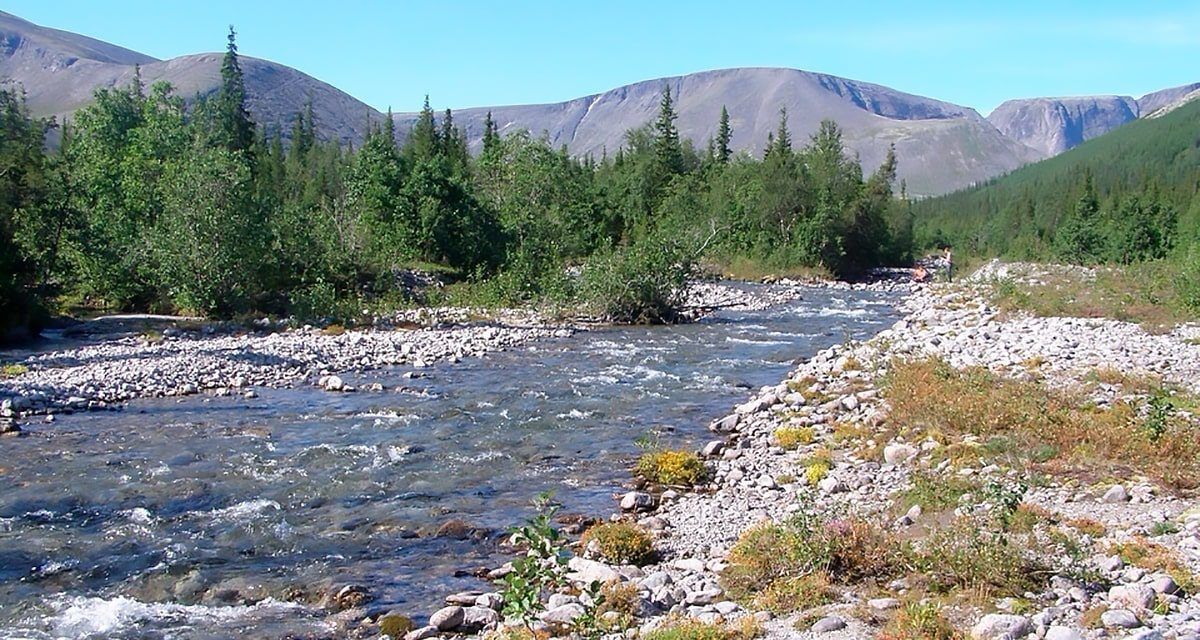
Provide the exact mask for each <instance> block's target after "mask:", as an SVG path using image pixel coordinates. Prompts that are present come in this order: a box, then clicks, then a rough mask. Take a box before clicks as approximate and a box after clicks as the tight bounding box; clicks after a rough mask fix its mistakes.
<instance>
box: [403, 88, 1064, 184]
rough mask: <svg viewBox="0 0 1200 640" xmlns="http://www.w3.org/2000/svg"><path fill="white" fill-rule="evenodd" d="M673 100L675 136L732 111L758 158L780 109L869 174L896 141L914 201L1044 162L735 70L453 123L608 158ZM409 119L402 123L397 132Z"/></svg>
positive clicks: (886, 101) (951, 122)
mask: <svg viewBox="0 0 1200 640" xmlns="http://www.w3.org/2000/svg"><path fill="white" fill-rule="evenodd" d="M664 85H665V86H668V87H670V89H671V93H672V95H673V96H674V98H675V107H676V111H677V112H678V115H679V118H678V120H677V121H676V126H677V127H678V129H679V134H680V136H681V137H684V138H690V139H692V140H693V141H694V142H695V144H696V145H697V146H700V147H703V145H705V144H706V143H707V141H708V139H709V138H710V137H712V136H715V135H716V130H717V123H718V120H719V118H720V113H721V107H722V106H725V107H726V108H728V110H729V114H730V123H731V125H732V127H733V146H734V148H736V149H740V150H747V151H750V152H751V153H755V154H758V153H759V152H761V150H762V149H763V147H765V145H766V142H767V134H768V133H770V132H772V131H774V130H775V128H776V127H777V126H778V123H779V110H780V108H786V109H787V113H788V127H789V129H790V130H791V133H792V136H793V139H794V140H796V141H797V143H801V142H802V141H806V140H807V138H808V136H809V135H810V134H812V133H814V132H815V131H816V130H817V127H818V126H819V125H820V122H821V120H823V119H826V118H829V119H833V120H835V121H836V122H837V123H838V125H839V126H840V127H841V128H842V130H843V131H844V134H845V142H846V146H847V147H848V148H849V149H850V150H851V151H852V152H854V153H857V154H858V155H859V157H860V158H861V160H862V163H863V168H864V170H865V171H871V170H873V169H874V168H875V167H877V166H878V165H879V164H880V163H881V162H882V161H883V158H884V155H885V154H886V153H887V148H888V145H889V144H891V143H895V145H896V155H897V158H898V159H899V176H900V177H901V178H903V179H904V180H905V181H906V182H907V185H908V189H909V192H910V193H912V194H914V195H929V194H936V193H944V192H946V191H950V190H953V189H955V188H960V187H963V186H966V185H968V184H971V183H974V182H978V181H981V180H985V179H987V178H989V177H991V176H994V175H997V174H999V173H1003V172H1006V171H1010V170H1012V169H1014V168H1016V167H1019V166H1021V165H1022V164H1025V163H1026V162H1030V161H1033V160H1037V159H1039V158H1040V157H1042V156H1041V155H1040V154H1038V153H1037V152H1035V151H1033V150H1032V149H1029V148H1027V147H1025V146H1024V145H1022V144H1020V143H1018V142H1015V141H1013V140H1010V139H1007V138H1005V137H1004V136H1003V135H1001V134H1000V132H999V131H997V130H996V128H995V127H993V126H992V125H991V124H990V123H988V122H987V120H985V119H984V118H983V117H982V116H980V115H979V114H978V113H976V112H975V111H974V110H973V109H970V108H968V107H963V106H959V105H955V104H951V103H948V102H942V101H940V100H934V99H931V98H925V97H921V96H916V95H912V94H908V93H903V92H900V91H896V90H894V89H890V88H888V87H883V86H880V85H876V84H869V83H866V82H858V81H855V80H847V79H845V78H839V77H836V76H830V75H825V74H819V73H812V72H808V71H800V70H796V69H780V68H738V69H723V70H717V71H704V72H700V73H693V74H689V75H684V76H675V77H670V78H660V79H656V80H647V81H644V82H639V83H636V84H631V85H627V86H624V87H618V88H616V89H613V90H611V91H606V92H604V93H598V94H594V95H590V96H586V97H583V98H577V99H575V100H569V101H567V102H560V103H555V104H537V105H521V106H504V107H490V108H476V109H463V110H459V111H455V112H454V118H455V121H456V122H457V123H459V125H460V126H464V127H465V130H466V131H467V134H468V139H469V140H470V142H471V143H472V144H473V145H476V146H477V145H478V144H479V141H480V138H481V136H482V132H483V121H484V118H485V116H486V114H487V112H488V111H491V113H492V117H493V119H494V120H495V121H496V123H497V125H498V126H499V128H500V131H501V133H505V132H508V131H514V130H521V129H526V130H529V131H531V132H533V133H534V134H535V135H542V134H544V135H546V136H547V138H548V139H549V141H550V142H551V144H553V145H555V146H558V145H566V146H567V149H568V150H569V151H570V152H571V153H573V154H592V155H594V156H596V157H599V156H600V155H601V154H603V153H604V152H605V151H607V152H608V153H614V152H615V151H616V150H617V149H618V148H619V147H620V146H621V145H622V144H623V143H624V140H625V132H626V131H628V130H629V129H631V128H635V127H639V126H642V125H644V124H646V123H647V122H651V121H652V120H654V118H655V117H656V116H657V114H658V108H659V101H660V99H661V97H662V90H663V86H664ZM414 119H415V114H402V115H400V116H398V125H399V127H398V128H399V129H400V130H401V131H405V130H407V128H408V124H409V123H411V122H412V121H413V120H414Z"/></svg>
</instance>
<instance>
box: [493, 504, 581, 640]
mask: <svg viewBox="0 0 1200 640" xmlns="http://www.w3.org/2000/svg"><path fill="white" fill-rule="evenodd" d="M533 506H534V508H535V509H536V510H537V514H536V515H534V516H533V517H532V518H530V519H529V521H528V522H526V523H525V524H524V525H522V526H520V527H517V528H515V529H513V531H512V537H511V541H512V544H513V545H514V546H517V547H524V549H525V551H524V553H523V554H522V555H521V557H519V558H517V559H516V560H513V563H512V564H513V570H512V572H510V573H509V574H508V575H506V576H504V579H503V580H502V581H501V584H502V585H503V591H502V595H503V596H504V615H505V616H507V617H508V618H509V619H512V620H517V621H520V622H521V623H522V624H524V625H525V626H526V627H527V628H532V625H533V621H534V620H535V619H536V618H537V614H538V613H540V612H541V611H544V610H545V608H546V605H545V603H544V602H542V593H543V592H545V591H547V590H548V589H552V588H554V587H556V586H558V585H559V584H561V583H562V581H563V580H564V576H565V575H566V568H567V558H568V552H567V549H566V540H565V539H564V538H563V535H562V532H560V531H559V530H558V529H556V528H555V527H554V525H553V524H552V523H553V520H554V514H555V513H557V511H558V507H557V506H556V505H553V504H552V503H551V501H550V496H549V495H547V494H543V495H541V496H538V497H537V498H535V499H534V501H533Z"/></svg>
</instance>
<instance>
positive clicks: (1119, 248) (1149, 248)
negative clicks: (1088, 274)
mask: <svg viewBox="0 0 1200 640" xmlns="http://www.w3.org/2000/svg"><path fill="white" fill-rule="evenodd" d="M913 212H914V215H915V218H916V223H915V225H916V229H915V235H916V238H917V241H916V242H917V245H918V246H921V247H932V246H939V245H953V246H954V247H956V248H958V249H961V250H962V251H963V252H966V253H970V254H974V255H980V256H999V257H1005V258H1013V259H1019V260H1037V261H1055V262H1064V263H1070V264H1082V265H1094V264H1126V265H1127V264H1134V263H1142V262H1145V261H1155V260H1164V259H1169V260H1172V261H1175V262H1177V263H1179V266H1180V268H1183V267H1185V266H1187V265H1189V264H1191V263H1193V262H1195V261H1196V259H1195V257H1194V255H1193V254H1194V252H1195V249H1196V247H1197V246H1198V242H1197V241H1198V240H1200V102H1192V103H1189V104H1186V105H1184V106H1182V107H1180V108H1178V109H1176V110H1174V111H1172V112H1170V113H1167V114H1166V115H1163V116H1161V117H1158V118H1146V119H1141V120H1137V121H1134V122H1131V123H1129V124H1127V125H1124V126H1122V127H1120V128H1118V129H1116V130H1114V131H1111V132H1109V133H1107V134H1105V135H1102V136H1099V137H1097V138H1094V139H1092V140H1089V141H1087V142H1085V143H1083V144H1082V145H1080V146H1078V147H1076V148H1074V149H1071V150H1070V151H1067V152H1066V153H1063V154H1061V155H1059V156H1056V157H1054V158H1050V159H1049V160H1044V161H1042V162H1038V163H1035V164H1031V165H1028V166H1026V167H1023V168H1021V169H1018V170H1016V171H1014V172H1012V173H1010V174H1008V175H1006V176H1002V177H999V178H996V179H993V180H991V181H989V182H987V183H985V184H982V185H978V186H976V187H974V188H970V189H966V190H963V191H960V192H957V193H952V194H949V195H946V196H941V197H938V198H932V199H929V200H926V201H922V202H917V203H914V204H913Z"/></svg>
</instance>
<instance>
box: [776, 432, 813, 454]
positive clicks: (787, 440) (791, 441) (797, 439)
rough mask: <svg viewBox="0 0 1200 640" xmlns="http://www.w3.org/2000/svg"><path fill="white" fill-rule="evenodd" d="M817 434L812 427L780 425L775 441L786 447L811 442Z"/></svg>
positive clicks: (791, 447)
mask: <svg viewBox="0 0 1200 640" xmlns="http://www.w3.org/2000/svg"><path fill="white" fill-rule="evenodd" d="M814 437H816V434H815V433H814V432H813V429H812V427H780V428H778V429H776V430H775V442H777V443H779V446H781V447H783V448H784V449H795V448H796V447H799V446H801V445H805V444H811V443H812V441H813V438H814Z"/></svg>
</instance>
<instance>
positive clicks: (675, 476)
mask: <svg viewBox="0 0 1200 640" xmlns="http://www.w3.org/2000/svg"><path fill="white" fill-rule="evenodd" d="M636 470H637V473H639V474H641V475H642V476H644V477H645V478H646V479H647V480H649V481H651V482H656V483H658V484H666V485H678V486H685V487H691V486H695V485H697V484H700V483H701V482H703V481H704V480H705V479H706V478H707V477H708V467H706V466H704V461H703V460H701V459H700V456H698V455H696V454H695V453H693V452H691V451H670V450H661V451H647V452H646V453H643V454H642V455H641V457H640V458H638V461H637V469H636Z"/></svg>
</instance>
